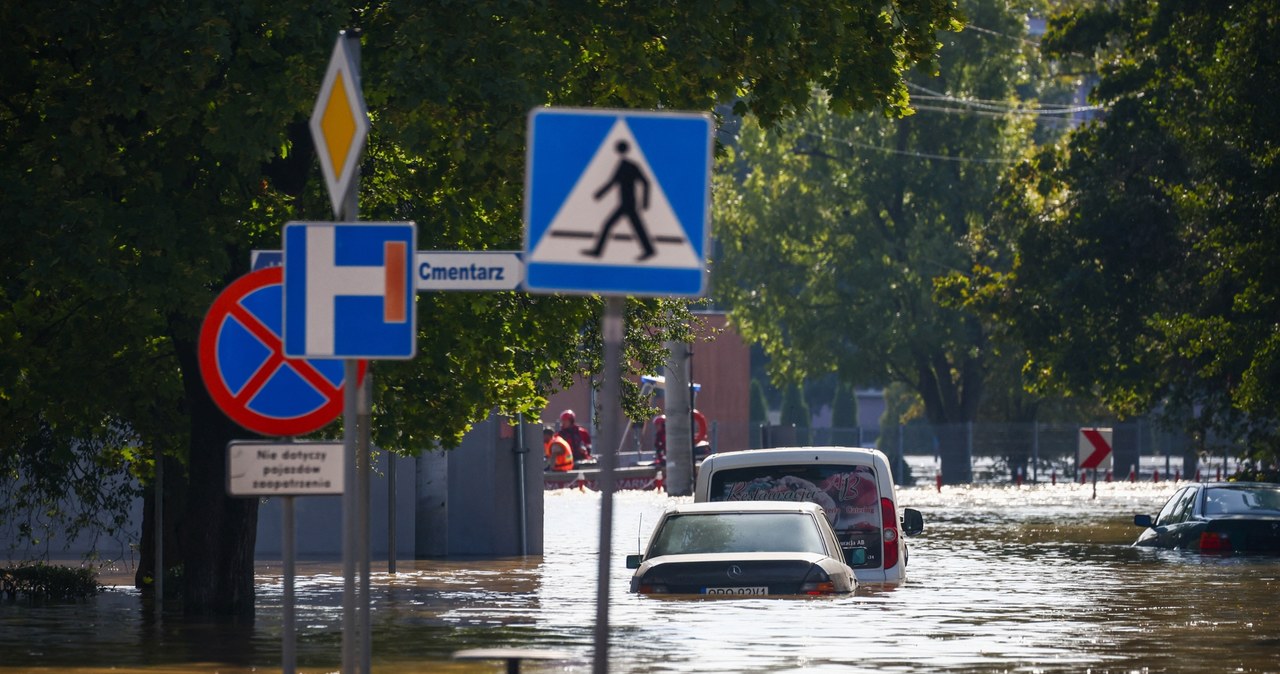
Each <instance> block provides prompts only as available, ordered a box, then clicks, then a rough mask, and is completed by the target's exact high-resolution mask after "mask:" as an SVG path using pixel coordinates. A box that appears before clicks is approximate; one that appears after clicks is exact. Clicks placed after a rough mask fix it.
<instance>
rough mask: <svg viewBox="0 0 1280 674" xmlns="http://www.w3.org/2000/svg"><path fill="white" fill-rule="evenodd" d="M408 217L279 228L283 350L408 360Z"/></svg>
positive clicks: (412, 235) (411, 315) (412, 308)
mask: <svg viewBox="0 0 1280 674" xmlns="http://www.w3.org/2000/svg"><path fill="white" fill-rule="evenodd" d="M416 241H417V226H416V225H415V224H414V223H412V222H289V223H286V224H285V227H284V352H285V354H286V355H288V356H290V357H294V358H369V359H374V358H384V359H405V358H413V356H414V354H415V353H416V352H417V344H418V333H417V309H416V303H415V302H414V298H415V292H416V279H415V277H414V269H413V263H414V257H415V255H416V251H415V250H414V245H415V242H416Z"/></svg>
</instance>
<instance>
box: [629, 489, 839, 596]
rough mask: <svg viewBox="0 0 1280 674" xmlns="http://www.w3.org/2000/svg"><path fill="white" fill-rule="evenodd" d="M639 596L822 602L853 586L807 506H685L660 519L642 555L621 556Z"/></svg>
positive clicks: (825, 527)
mask: <svg viewBox="0 0 1280 674" xmlns="http://www.w3.org/2000/svg"><path fill="white" fill-rule="evenodd" d="M627 568H629V569H635V570H636V571H635V573H634V574H633V575H632V577H631V591H632V592H636V593H640V594H701V595H720V596H724V595H728V596H744V595H747V596H750V595H827V594H846V593H849V592H852V591H853V590H854V588H856V587H857V580H856V579H855V577H854V575H853V569H851V568H849V565H847V564H845V563H844V555H843V553H842V552H841V549H840V542H839V541H838V540H836V534H835V532H834V531H833V530H832V529H831V525H830V524H829V523H828V522H827V517H826V514H825V513H824V512H823V511H822V508H821V507H820V506H818V505H816V504H813V503H807V502H806V503H777V502H773V503H769V502H742V503H687V504H684V505H680V506H676V507H674V508H672V509H670V510H668V511H667V512H665V513H663V515H662V518H661V519H660V520H658V524H657V526H656V527H654V530H653V534H652V536H650V538H649V545H648V546H647V547H646V548H645V552H644V554H643V555H628V556H627Z"/></svg>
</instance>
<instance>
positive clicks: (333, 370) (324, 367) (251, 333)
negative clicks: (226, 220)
mask: <svg viewBox="0 0 1280 674" xmlns="http://www.w3.org/2000/svg"><path fill="white" fill-rule="evenodd" d="M282 277H283V271H282V270H281V268H280V267H267V268H264V269H260V270H257V271H254V272H250V273H248V274H246V275H244V276H241V277H240V278H238V279H236V280H235V281H234V282H233V283H231V285H229V286H227V288H226V289H225V290H223V291H222V293H220V294H219V295H218V297H217V299H215V300H214V301H213V305H212V306H211V307H210V308H209V312H208V314H206V315H205V319H204V324H203V325H202V326H201V329H200V341H199V361H200V375H201V377H203V379H204V384H205V388H206V389H207V390H208V391H209V396H210V397H211V398H213V401H214V403H215V404H217V405H218V408H219V409H221V410H222V411H223V413H224V414H226V415H227V416H228V417H230V418H231V419H232V420H233V421H235V422H236V423H238V424H240V425H241V426H243V427H244V428H246V429H248V430H250V431H253V432H255V433H260V434H262V435H273V436H290V435H305V434H307V433H311V432H313V431H317V430H319V429H321V428H323V427H325V426H327V425H328V424H329V423H330V422H332V421H333V420H334V419H336V418H338V415H340V414H342V409H343V384H344V383H345V382H344V373H343V364H342V362H340V361H332V360H300V359H291V358H287V357H286V356H285V355H284V351H283V344H282V341H281V325H282V322H283V316H282V313H281V309H282V305H283V302H282V293H283V286H282ZM365 367H366V364H365V363H363V362H362V363H360V367H359V371H360V375H359V376H361V377H363V376H364V370H365Z"/></svg>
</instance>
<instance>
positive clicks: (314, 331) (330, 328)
mask: <svg viewBox="0 0 1280 674" xmlns="http://www.w3.org/2000/svg"><path fill="white" fill-rule="evenodd" d="M306 235H307V243H306V251H307V256H306V257H307V259H306V262H305V266H306V270H307V279H306V289H307V300H306V301H307V332H306V353H307V354H308V355H315V356H325V355H333V353H334V332H335V327H336V326H335V311H334V303H335V300H336V299H337V297H338V296H340V295H341V296H343V297H351V296H359V295H363V296H369V297H382V298H384V307H385V308H384V310H383V321H384V322H386V323H403V322H405V321H407V320H408V313H409V312H408V301H407V299H406V297H405V289H404V283H405V264H406V263H405V259H406V250H407V246H406V244H405V242H403V241H387V242H385V243H384V244H383V260H382V262H383V263H382V264H381V265H379V266H354V265H337V264H334V260H335V259H336V256H335V254H336V250H337V244H336V238H337V237H336V228H335V227H307V228H306Z"/></svg>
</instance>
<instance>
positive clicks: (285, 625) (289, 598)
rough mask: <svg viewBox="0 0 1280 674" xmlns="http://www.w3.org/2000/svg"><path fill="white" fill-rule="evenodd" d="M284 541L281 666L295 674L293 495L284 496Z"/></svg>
mask: <svg viewBox="0 0 1280 674" xmlns="http://www.w3.org/2000/svg"><path fill="white" fill-rule="evenodd" d="M283 512H284V541H283V542H282V544H281V545H282V547H283V550H282V552H283V553H284V581H283V582H284V600H283V601H284V620H283V621H282V624H281V631H282V632H283V634H282V635H281V637H280V640H281V644H280V655H281V660H283V664H282V666H281V668H282V669H283V671H284V674H294V672H296V671H297V667H298V654H297V650H296V648H295V644H296V635H295V632H294V619H293V614H294V600H293V577H294V560H295V558H296V556H297V555H296V549H295V546H296V544H297V543H296V541H297V536H296V535H295V532H294V522H295V520H294V512H293V497H292V496H285V497H284V508H283Z"/></svg>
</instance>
